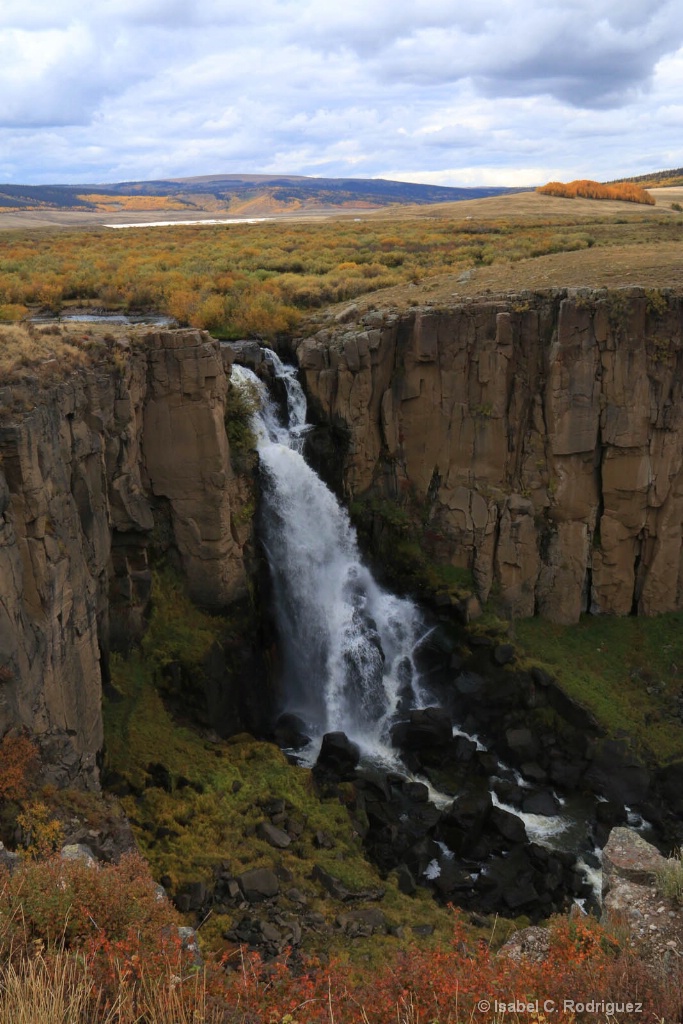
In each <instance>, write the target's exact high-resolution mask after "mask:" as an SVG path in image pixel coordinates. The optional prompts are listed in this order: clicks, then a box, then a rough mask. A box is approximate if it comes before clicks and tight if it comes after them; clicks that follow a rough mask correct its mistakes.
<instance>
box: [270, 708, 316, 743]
mask: <svg viewBox="0 0 683 1024" xmlns="http://www.w3.org/2000/svg"><path fill="white" fill-rule="evenodd" d="M306 728H307V727H306V723H305V722H304V720H303V718H299V716H298V715H293V714H290V713H289V712H287V713H285V714H284V715H280V717H279V718H278V720H277V722H276V723H275V728H274V729H273V739H274V740H275V742H276V743H277V745H278V746H279V747H284V748H285V749H287V750H301V749H302V747H305V746H307V745H308V744H309V743H310V742H311V737H310V736H309V735H308V734H307V732H306Z"/></svg>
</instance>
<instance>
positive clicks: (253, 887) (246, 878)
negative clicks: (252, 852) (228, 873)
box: [238, 868, 280, 903]
mask: <svg viewBox="0 0 683 1024" xmlns="http://www.w3.org/2000/svg"><path fill="white" fill-rule="evenodd" d="M238 882H239V884H240V888H241V889H242V892H243V893H244V895H245V897H246V898H247V899H248V900H249V902H250V903H259V902H261V901H262V900H267V899H269V898H270V897H271V896H277V894H278V892H279V891H280V883H279V881H278V877H277V875H276V874H275V872H274V871H269V870H268V868H253V869H252V870H251V871H245V872H244V873H243V874H241V875H240V876H239V878H238Z"/></svg>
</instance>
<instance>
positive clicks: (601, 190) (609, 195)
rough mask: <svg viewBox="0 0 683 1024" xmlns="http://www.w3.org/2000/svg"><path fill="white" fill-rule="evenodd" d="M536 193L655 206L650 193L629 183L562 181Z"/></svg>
mask: <svg viewBox="0 0 683 1024" xmlns="http://www.w3.org/2000/svg"><path fill="white" fill-rule="evenodd" d="M536 191H537V192H540V193H541V195H544V196H560V197H561V198H563V199H575V198H577V197H581V198H582V199H620V200H622V202H626V203H645V204H646V205H647V206H654V205H655V201H654V199H653V198H652V196H651V195H650V193H649V192H646V191H645V189H644V188H640V186H639V185H634V184H633V183H632V182H628V181H624V182H619V184H617V185H602V184H601V183H600V182H599V181H590V180H589V179H588V178H577V180H576V181H570V182H568V183H566V184H565V183H564V182H561V181H549V182H548V184H547V185H542V186H541V187H540V188H537V189H536Z"/></svg>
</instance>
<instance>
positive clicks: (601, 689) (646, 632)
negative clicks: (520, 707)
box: [514, 612, 683, 764]
mask: <svg viewBox="0 0 683 1024" xmlns="http://www.w3.org/2000/svg"><path fill="white" fill-rule="evenodd" d="M514 637H515V639H516V641H517V643H518V644H519V645H520V646H521V647H522V649H523V650H524V652H525V654H526V655H527V658H528V659H529V663H532V662H533V663H534V664H541V665H542V666H543V667H545V668H546V669H548V670H549V671H550V672H551V673H552V674H553V675H554V676H555V677H556V679H557V680H558V682H559V683H560V685H561V686H562V688H563V689H564V690H565V691H566V692H567V693H568V694H569V695H570V696H571V697H573V698H575V699H576V700H578V701H579V702H580V703H581V704H583V705H584V706H585V707H586V708H588V709H589V710H590V711H592V712H593V714H594V715H595V717H596V718H597V719H598V721H599V722H600V723H601V724H602V725H603V726H604V727H605V728H606V729H607V731H608V732H609V733H610V734H611V735H613V736H619V735H621V736H624V735H625V736H628V737H630V738H631V740H632V741H633V742H634V744H635V746H636V747H637V749H638V750H639V751H640V752H641V753H643V754H644V755H646V756H647V757H648V759H649V760H650V761H654V762H656V763H659V764H665V763H667V762H669V761H673V760H676V759H678V758H680V757H683V729H682V728H681V721H680V718H678V716H677V714H676V711H677V704H676V699H677V698H678V696H679V695H680V694H681V689H682V687H683V614H682V613H680V612H673V613H670V614H667V615H660V616H657V617H655V618H640V617H628V618H612V617H608V616H584V617H582V619H581V621H580V622H579V623H578V624H577V625H574V626H557V625H554V624H553V623H551V622H545V621H543V620H542V619H538V618H535V619H523V620H519V621H517V622H516V623H515V624H514Z"/></svg>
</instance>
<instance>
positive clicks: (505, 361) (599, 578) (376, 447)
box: [297, 288, 683, 623]
mask: <svg viewBox="0 0 683 1024" xmlns="http://www.w3.org/2000/svg"><path fill="white" fill-rule="evenodd" d="M682 333H683V299H682V298H681V297H680V296H676V295H673V294H668V293H663V292H660V291H649V292H647V291H645V290H643V289H636V288H633V289H627V290H620V291H613V292H607V291H590V290H581V289H577V290H572V291H567V290H564V291H553V292H549V293H542V294H540V293H539V294H535V293H534V294H532V293H524V294H522V295H519V296H507V297H504V298H501V299H494V298H492V299H490V300H487V301H481V300H479V299H477V300H470V301H464V302H462V301H458V302H456V301H455V300H454V303H453V306H452V307H450V308H440V309H436V308H418V309H415V310H412V311H409V312H406V313H403V314H398V313H394V314H392V313H381V312H379V311H374V312H371V313H368V314H365V316H364V317H363V318H362V319H361V320H360V321H359V322H358V323H356V324H353V325H352V324H345V325H344V326H341V325H336V326H334V327H331V328H325V329H323V330H321V331H319V332H318V333H317V334H316V335H315V336H313V337H309V338H307V339H305V340H303V341H302V342H301V343H300V344H299V346H298V349H297V356H298V359H299V363H300V365H301V367H302V369H303V371H304V373H305V380H306V386H307V390H308V392H309V394H310V395H311V397H312V399H313V400H314V401H313V404H314V407H315V408H316V409H317V413H318V416H319V418H320V419H321V420H325V421H327V422H328V423H330V424H332V425H334V426H336V427H338V428H342V429H344V430H345V431H346V432H347V435H348V438H349V444H348V450H347V455H346V461H345V464H344V487H345V490H346V494H347V496H348V497H352V496H353V497H358V496H363V495H367V494H369V493H373V492H377V491H379V492H381V493H383V494H384V495H388V496H390V497H392V498H394V499H396V500H398V501H401V500H403V499H404V498H405V497H406V495H407V494H410V495H411V500H413V501H417V502H418V503H419V504H420V505H421V507H422V508H423V509H424V515H425V518H426V519H427V520H428V524H429V530H430V531H431V534H432V536H433V537H435V538H437V540H438V542H439V545H440V550H441V551H443V550H446V551H447V555H448V558H449V559H450V560H451V561H452V563H453V564H454V565H456V566H461V567H463V568H467V569H469V570H471V572H472V575H473V579H474V583H475V586H476V589H477V592H478V595H479V597H480V598H481V599H482V600H486V599H487V598H488V596H489V594H490V593H491V592H492V590H493V591H494V592H496V593H497V595H499V600H500V601H501V602H502V604H503V605H504V606H505V607H506V609H507V611H508V612H509V614H511V615H513V616H527V615H533V614H540V615H543V616H545V617H547V618H549V619H552V620H554V621H556V622H561V623H571V622H575V621H576V620H577V619H578V617H579V614H580V613H581V612H583V611H592V612H594V613H609V614H617V615H627V614H630V613H631V612H633V611H636V612H638V613H642V614H645V615H650V614H654V613H657V612H663V611H669V610H674V609H677V608H680V607H681V606H682V605H683V559H682V554H683V553H682V546H681V538H682V535H683V468H682V462H683V407H682V405H681V391H682V388H683V352H682Z"/></svg>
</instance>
